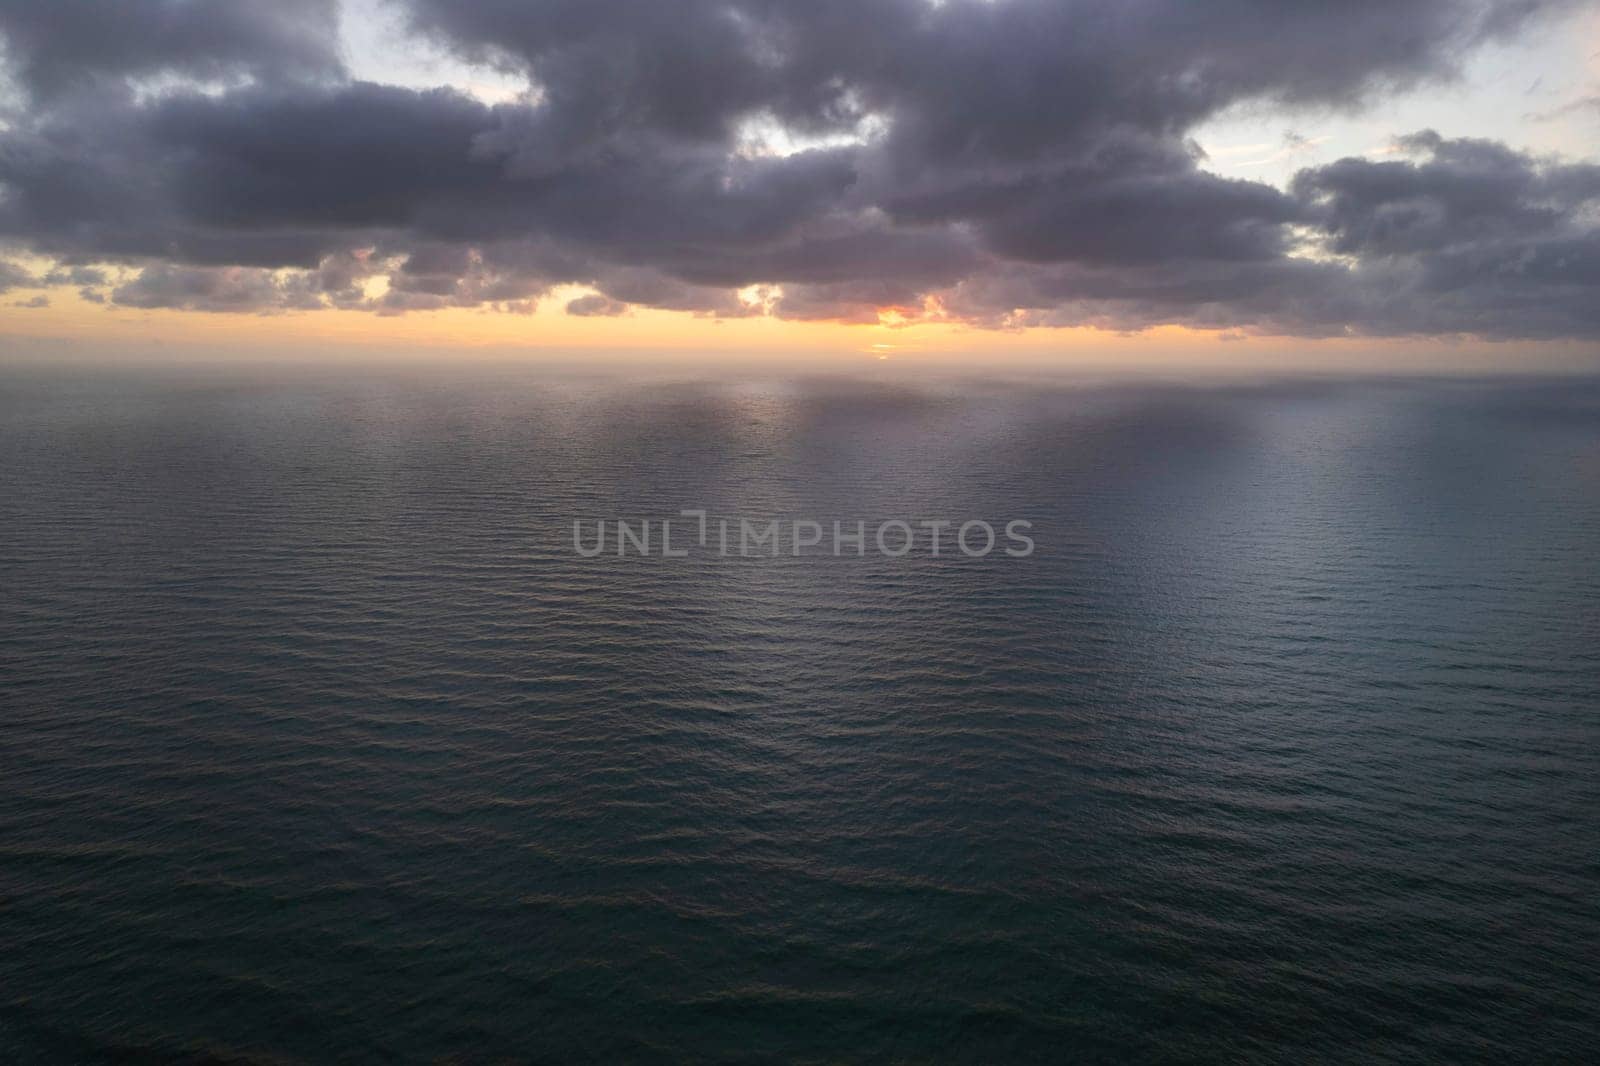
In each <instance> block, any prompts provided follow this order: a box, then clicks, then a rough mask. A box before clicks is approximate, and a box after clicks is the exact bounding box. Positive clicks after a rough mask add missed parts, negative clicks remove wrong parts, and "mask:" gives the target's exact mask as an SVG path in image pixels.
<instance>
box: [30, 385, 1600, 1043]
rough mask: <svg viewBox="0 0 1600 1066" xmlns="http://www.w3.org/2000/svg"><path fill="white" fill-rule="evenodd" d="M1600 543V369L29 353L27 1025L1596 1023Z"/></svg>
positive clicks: (882, 1031) (1406, 1028)
mask: <svg viewBox="0 0 1600 1066" xmlns="http://www.w3.org/2000/svg"><path fill="white" fill-rule="evenodd" d="M683 508H706V509H708V510H709V511H711V512H712V513H713V514H714V515H729V516H751V517H754V518H760V519H762V520H765V519H767V518H779V519H784V520H786V521H787V520H791V519H794V518H815V519H817V520H819V521H831V520H833V519H843V520H845V521H846V522H853V521H855V520H865V521H867V522H869V523H871V524H875V523H877V522H879V521H883V520H889V519H896V518H904V519H950V520H955V521H966V520H969V519H984V520H987V521H990V522H993V523H995V524H997V525H999V524H1002V523H1004V522H1006V521H1009V520H1014V519H1022V520H1027V521H1029V522H1031V523H1032V536H1033V538H1034V540H1035V543H1036V549H1035V551H1034V552H1033V554H1031V555H1029V556H1027V557H1025V558H1017V557H1012V556H1008V555H1005V554H1004V553H1003V552H1000V551H996V552H994V553H991V554H990V555H987V556H984V557H982V558H972V557H968V556H966V555H964V554H962V553H960V552H958V551H951V550H949V548H948V546H947V547H946V549H945V550H944V551H943V552H941V554H940V555H939V556H938V557H934V556H932V555H931V554H930V553H929V551H928V550H927V549H926V546H925V545H919V546H918V547H916V548H915V549H914V550H913V551H912V552H911V553H910V554H908V555H906V556H904V557H902V558H886V557H884V556H882V555H879V554H878V553H877V552H876V551H873V550H869V551H868V553H867V554H866V555H865V556H864V557H857V556H854V555H852V554H846V555H843V556H842V557H834V556H833V555H831V554H828V553H826V552H824V553H823V554H818V553H817V552H815V551H812V552H810V553H807V554H804V555H802V556H800V557H791V556H787V555H786V556H781V557H778V558H772V557H766V556H763V557H752V558H740V557H737V556H734V557H727V558H724V557H721V556H719V555H717V554H715V553H714V552H707V551H696V552H692V553H691V554H690V556H688V557H686V558H682V559H678V558H673V559H664V558H660V557H659V556H657V557H639V556H638V555H636V554H634V555H629V556H625V557H622V558H618V557H617V556H616V555H615V554H614V553H608V554H606V555H603V556H599V557H595V558H584V557H582V556H580V555H578V554H577V553H576V552H574V550H573V545H572V523H573V521H574V520H575V519H580V520H582V521H584V522H585V523H587V524H588V525H587V526H586V528H587V529H590V530H592V528H593V526H592V523H593V522H595V521H598V520H602V519H614V518H619V517H620V518H632V519H642V518H646V517H649V518H654V519H659V518H661V517H666V516H672V515H675V514H677V512H678V511H679V510H680V509H683ZM869 528H870V526H869ZM824 547H826V546H824ZM1597 594H1600V382H1597V381H1594V380H1585V379H1562V380H1548V381H1539V380H1512V379H1502V380H1492V381H1442V380H1436V381H1425V380H1414V381H1408V380H1366V381H1361V380H1335V379H1319V380H1312V379H1300V380H1289V379H1285V380H1282V381H1255V382H1245V381H1232V382H1227V381H1224V382H1212V383H1187V384H1184V383H1161V382H1155V381H1143V382H1126V381H1125V382H1116V381H1099V382H1094V381H1088V380H1080V381H1071V380H1060V381H1043V380H1030V381H1006V380H1002V379H1000V378H999V377H996V378H993V379H989V380H984V379H965V380H963V379H955V378H951V379H934V378H928V379H919V378H917V377H916V376H915V375H911V374H907V373H900V374H894V373H889V372H885V373H884V374H882V375H878V376H860V377H855V378H846V377H807V376H790V377H785V376H783V375H778V374H772V375H767V376H761V375H756V374H752V375H747V376H722V377H706V378H701V377H697V376H695V375H691V374H687V373H686V374H685V375H683V376H682V377H679V378H671V377H667V376H663V375H660V374H657V375H655V376H654V377H653V378H652V379H650V380H647V381H641V380H633V379H629V378H627V377H625V376H616V377H608V376H604V375H588V376H584V375H581V374H565V375H554V374H551V373H544V372H538V371H534V370H509V369H502V370H487V369H480V370H473V371H470V372H469V371H466V370H462V371H458V372H445V371H422V370H412V371H399V370H394V371H381V372H380V371H377V370H371V371H347V372H344V373H342V374H337V373H333V372H320V373H313V372H294V373H289V372H284V373H268V372H265V371H261V372H247V371H232V372H220V371H217V372H207V373H177V372H161V373H158V372H133V371H126V372H115V373H114V372H97V373H93V374H90V373H88V372H84V371H80V372H75V373H73V372H65V371H43V370H21V369H13V370H9V371H6V372H5V373H4V375H3V376H0V1060H3V1061H5V1062H17V1063H54V1062H100V1061H115V1062H135V1063H142V1062H169V1061H192V1062H229V1063H234V1062H262V1063H284V1062H333V1061H338V1062H346V1063H365V1062H373V1063H378V1062H410V1061H418V1062H436V1061H450V1062H501V1061H544V1062H603V1063H616V1062H635V1061H637V1062H682V1063H699V1062H714V1061H739V1062H815V1063H833V1062H869V1061H870V1062H905V1063H938V1062H952V1063H957V1062H959V1063H1007V1062H1059V1061H1098V1060H1105V1061H1152V1062H1155V1061H1161V1062H1202V1061H1239V1060H1248V1061H1263V1062H1285V1063H1289V1062H1293V1063H1300V1062H1308V1061H1329V1062H1332V1061H1358V1060H1387V1061H1403V1062H1408V1063H1416V1062H1459V1061H1466V1060H1483V1061H1577V1060H1579V1059H1582V1058H1585V1057H1587V1056H1589V1055H1592V1054H1593V1053H1594V1048H1595V1047H1596V1046H1597V1043H1600V976H1597V972H1600V596H1597Z"/></svg>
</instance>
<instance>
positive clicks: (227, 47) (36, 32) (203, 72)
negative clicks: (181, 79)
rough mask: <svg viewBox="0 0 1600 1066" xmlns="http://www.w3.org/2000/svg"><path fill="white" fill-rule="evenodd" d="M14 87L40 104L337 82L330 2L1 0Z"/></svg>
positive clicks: (0, 24)
mask: <svg viewBox="0 0 1600 1066" xmlns="http://www.w3.org/2000/svg"><path fill="white" fill-rule="evenodd" d="M0 40H3V42H4V54H5V56H6V58H7V59H8V60H9V68H10V71H11V73H12V75H13V77H14V78H15V79H16V80H17V82H19V83H20V84H21V86H22V87H23V88H24V89H25V90H26V91H27V92H28V93H29V94H30V95H31V96H33V97H34V98H35V100H36V101H46V100H49V99H51V98H54V97H57V96H60V95H62V94H65V93H69V92H76V91H84V90H97V91H101V92H104V91H107V90H109V89H113V88H116V87H120V86H119V83H124V82H126V80H127V79H131V78H149V77H156V76H160V75H184V76H189V77H194V78H200V79H204V80H221V81H231V80H235V79H238V78H241V77H256V78H301V77H321V76H329V75H333V74H337V73H338V72H339V71H340V69H341V66H342V64H341V62H340V59H339V49H338V6H337V3H336V0H270V2H262V0H0Z"/></svg>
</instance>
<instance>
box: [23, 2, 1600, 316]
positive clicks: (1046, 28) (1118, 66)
mask: <svg viewBox="0 0 1600 1066" xmlns="http://www.w3.org/2000/svg"><path fill="white" fill-rule="evenodd" d="M396 4H397V5H398V7H399V9H400V10H401V11H402V12H403V13H404V14H405V16H406V17H407V18H408V19H409V20H410V24H411V26H412V28H413V29H414V30H415V31H416V32H417V33H419V34H422V35H426V36H427V37H429V38H431V39H432V40H433V41H435V42H436V43H437V44H439V45H442V46H443V47H445V48H447V49H450V50H453V51H455V52H457V53H459V54H460V55H461V56H463V57H465V58H468V59H472V60H476V61H482V62H490V63H493V64H495V65H497V66H499V67H500V68H502V69H507V70H512V71H517V72H521V73H523V74H524V75H526V77H527V78H528V81H529V85H530V93H529V94H528V95H527V96H525V97H523V98H522V99H520V100H517V101H514V102H510V103H505V104H500V105H497V106H492V107H491V106H488V105H485V104H483V103H481V102H479V101H478V100H476V99H474V98H472V97H470V96H467V95H464V94H462V93H460V92H457V91H454V90H449V89H439V90H435V91H417V90H413V89H407V88H401V87H397V86H385V85H377V84H370V83H362V82H351V81H348V80H345V79H343V78H342V77H341V76H339V63H338V59H337V55H336V49H335V48H333V46H332V45H331V43H330V42H332V41H335V40H336V35H335V34H334V33H333V29H332V27H333V26H334V25H335V24H336V12H335V11H334V9H333V8H332V7H331V6H330V3H326V2H313V0H296V2H294V3H289V4H273V5H264V4H254V3H251V4H245V3H227V2H224V0H187V2H180V0H166V2H158V0H144V2H134V0H122V2H107V3H100V4H93V5H90V4H78V3H61V4H56V5H47V4H34V3H18V2H12V0H0V34H3V36H4V40H5V50H6V55H7V57H8V62H9V68H10V70H11V72H12V74H13V76H14V77H15V79H16V80H17V81H18V82H19V83H20V84H21V85H22V86H23V87H24V89H25V91H26V92H27V93H29V94H30V95H31V96H32V97H33V98H34V99H35V100H36V101H37V104H36V106H34V107H32V108H30V109H29V110H28V111H27V112H26V113H19V114H18V116H17V118H16V120H15V121H13V122H12V124H11V127H10V128H9V129H6V130H4V131H3V132H0V239H5V240H8V241H10V242H13V243H15V244H17V245H19V246H22V247H26V248H29V249H31V250H33V251H36V252H40V253H44V254H48V255H53V256H56V257H58V258H60V259H62V260H63V261H66V262H71V263H77V264H90V263H94V262H98V261H117V262H123V263H127V264H130V265H133V266H135V267H137V268H138V273H137V274H136V275H134V276H133V280H130V281H127V282H125V283H124V284H122V285H120V286H118V287H117V288H116V289H115V290H114V291H113V293H112V298H113V299H114V300H115V301H116V302H118V303H122V304H127V305H132V306H139V307H178V308H188V309H195V310H263V309H273V308H300V307H313V306H329V305H331V306H340V307H369V308H371V309H373V310H377V311H380V312H385V313H400V312H404V311H412V310H427V309H433V308H441V307H474V306H483V305H488V306H493V307H498V308H505V309H514V310H525V309H526V308H527V307H528V306H530V301H532V300H534V299H536V298H538V297H539V296H541V295H544V294H546V293H548V292H549V291H550V290H551V289H552V288H553V287H555V286H557V285H560V284H563V283H576V284H582V285H586V286H589V287H591V288H593V289H594V290H595V292H596V294H597V295H594V296H586V297H579V298H577V299H574V300H572V301H571V302H570V303H569V305H568V306H569V310H570V311H571V313H573V314H596V313H599V314H609V313H613V312H614V311H616V310H618V309H620V308H621V307H622V306H623V305H627V304H644V305H648V306H653V307H662V308H670V309H675V310H689V311H696V312H700V313H706V314H717V315H748V314H755V313H765V312H770V313H776V314H779V315H783V316H787V317H794V318H841V319H846V320H860V321H871V320H875V318H876V316H877V312H878V309H880V308H890V307H892V308H896V309H898V310H899V311H900V312H901V314H902V315H903V316H906V317H914V316H916V315H919V314H927V313H937V310H938V309H939V308H943V309H944V312H945V313H948V314H952V315H956V316H959V317H961V318H964V319H966V320H969V321H972V322H974V323H980V324H988V325H1008V324H1010V325H1015V324H1023V323H1046V324H1051V323H1056V324H1068V323H1085V322H1087V323H1092V324H1096V325H1106V326H1110V327H1112V328H1139V327H1141V326H1145V325H1150V324H1155V323H1160V322H1182V323H1187V324H1191V325H1205V326H1217V327H1253V328H1260V329H1272V330H1281V331H1286V332H1296V333H1305V334H1321V333H1339V332H1346V331H1356V332H1367V333H1380V334H1387V333H1407V332H1456V331H1472V332H1480V333H1486V334H1491V335H1495V336H1563V335H1569V336H1592V335H1594V334H1595V333H1596V332H1597V326H1596V323H1595V319H1594V315H1593V314H1592V313H1591V312H1588V311H1587V310H1586V309H1585V307H1584V306H1583V305H1582V302H1581V301H1580V300H1579V299H1577V295H1578V294H1579V293H1581V291H1582V290H1583V289H1584V288H1585V286H1587V285H1588V284H1591V281H1590V278H1591V276H1592V273H1593V271H1594V265H1595V254H1594V245H1595V230H1594V225H1593V221H1592V220H1593V212H1592V210H1591V209H1592V207H1593V205H1594V197H1595V194H1594V184H1595V178H1594V168H1592V167H1585V166H1576V165H1558V164H1545V163H1540V162H1538V161H1535V160H1532V159H1529V158H1527V157H1525V156H1521V155H1518V154H1517V153H1515V152H1511V151H1509V150H1508V149H1506V148H1504V147H1503V146H1499V145H1495V144H1489V143H1486V142H1475V141H1459V140H1447V139H1445V138H1443V137H1440V136H1438V135H1436V134H1426V135H1419V136H1417V137H1415V138H1413V139H1412V140H1411V141H1410V142H1408V145H1407V146H1408V147H1409V148H1410V149H1411V150H1412V151H1413V152H1414V153H1415V154H1414V155H1413V156H1412V157H1411V158H1406V159H1396V160H1391V161H1388V162H1381V163H1373V162H1368V161H1364V160H1345V161H1342V162H1339V163H1335V164H1333V165H1331V166H1327V167H1322V168H1318V169H1316V170H1313V171H1308V172H1306V173H1303V174H1302V175H1301V176H1300V177H1299V178H1298V179H1297V180H1296V182H1295V184H1294V186H1293V187H1292V188H1291V189H1290V190H1289V191H1287V192H1284V191H1280V190H1278V189H1275V188H1273V187H1271V186H1269V185H1266V184H1262V183H1258V182H1248V181H1236V180H1227V179H1224V178H1221V177H1218V176H1216V175H1214V174H1212V173H1209V172H1208V171H1206V170H1205V169H1203V166H1202V162H1203V161H1202V160H1201V159H1199V158H1198V152H1197V150H1195V149H1194V148H1193V146H1192V145H1191V144H1190V143H1189V142H1188V140H1187V136H1188V134H1189V132H1190V131H1191V130H1192V129H1193V128H1194V126H1195V125H1196V123H1198V122H1200V121H1202V120H1204V119H1206V118H1208V117H1210V116H1213V115H1215V114H1217V113H1218V112H1219V111H1220V110H1221V109H1223V108H1226V107H1229V106H1232V105H1235V104H1239V103H1242V102H1259V103H1266V104H1287V105H1302V104H1304V105H1327V104H1336V105H1343V104H1350V103H1354V102H1357V101H1360V100H1362V99H1370V98H1374V97H1375V96H1376V95H1377V94H1381V93H1383V92H1385V91H1392V90H1393V89H1394V88H1395V87H1397V86H1404V85H1407V84H1410V83H1414V82H1418V81H1421V80H1424V79H1428V78H1433V77H1439V76H1444V75H1448V74H1449V73H1450V72H1451V71H1452V70H1453V69H1454V67H1455V65H1456V64H1457V63H1458V62H1459V61H1460V60H1461V59H1462V58H1463V56H1464V55H1465V54H1467V52H1468V50H1469V49H1470V48H1472V47H1473V46H1474V45H1476V44H1479V43H1481V42H1484V41H1487V40H1491V39H1495V38H1498V37H1502V36H1505V35H1507V34H1510V33H1513V32H1515V31H1516V30H1518V29H1519V28H1520V27H1521V26H1523V25H1524V24H1526V23H1527V22H1528V20H1530V19H1532V18H1534V17H1535V16H1537V15H1538V14H1540V12H1541V11H1543V10H1545V9H1548V8H1552V7H1558V6H1560V5H1559V4H1555V3H1551V4H1540V3H1533V2H1525V3H1487V2H1475V0H1410V2H1394V0H1386V2H1384V3H1377V2H1367V0H1356V2H1343V3H1338V4H1334V3H1302V4H1294V5H1286V4H1283V3H1281V2H1277V0H1274V2H1267V0H1219V2H1217V3H1212V4H1205V5H1199V4H1194V3H1191V2H1187V0H1127V2H1122V3H1115V4H1113V3H1088V2H1070V0H1068V2H1063V0H1053V2H1045V0H996V2H980V0H946V2H944V3H937V4H936V3H931V2H929V0H811V2H807V3H788V2H782V0H715V2H713V0H682V2H677V3H662V2H660V0H543V2H529V3H511V2H506V0H448V2H446V0H396ZM91 9H92V11H93V12H98V13H100V15H101V16H102V17H101V18H99V19H96V18H93V17H91V16H90V11H91ZM119 28H120V31H119ZM152 77H167V78H174V77H179V78H181V77H188V78H203V79H208V80H211V81H214V82H218V83H222V84H224V85H231V86H232V87H231V88H227V89H224V90H222V91H213V92H209V93H200V92H196V91H193V90H192V89H184V88H181V87H179V88H177V89H174V90H171V91H167V92H165V93H155V94H152V93H148V92H147V93H144V94H135V93H132V92H129V91H127V87H128V86H129V85H130V84H133V83H134V82H136V81H138V80H139V79H149V78H152ZM79 90H83V91H79ZM771 129H782V130H783V131H786V134H787V137H788V138H789V139H790V140H791V141H792V142H793V144H794V147H795V149H796V150H790V151H786V152H785V153H776V154H775V153H771V152H762V151H758V150H753V149H752V148H751V145H752V144H753V143H754V141H752V137H753V136H756V135H757V134H759V132H760V131H761V130H771ZM756 139H757V140H759V137H758V136H756ZM808 145H809V146H810V147H807V146H808ZM283 268H292V269H290V270H288V271H287V272H285V270H284V269H283ZM374 277H382V278H385V279H387V289H386V292H385V293H384V295H383V296H381V297H380V298H378V299H376V300H372V299H369V298H368V297H367V295H366V293H367V283H368V282H369V280H370V279H372V278H374ZM69 280H70V279H65V278H63V279H62V280H61V282H60V283H62V284H66V283H68V282H69ZM71 283H73V284H83V283H82V282H78V281H71ZM747 286H769V287H771V286H776V287H781V288H777V289H773V290H772V292H771V293H770V294H769V295H767V296H763V297H760V298H758V299H755V300H751V299H741V298H739V297H738V296H737V295H735V290H739V289H743V288H745V287H747Z"/></svg>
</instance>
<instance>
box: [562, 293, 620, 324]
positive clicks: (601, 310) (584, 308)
mask: <svg viewBox="0 0 1600 1066" xmlns="http://www.w3.org/2000/svg"><path fill="white" fill-rule="evenodd" d="M627 309H628V305H627V304H625V303H623V302H621V301H620V300H613V299H611V298H610V297H609V296H601V295H599V294H597V293H591V294H590V295H588V296H580V297H578V298H577V299H575V300H569V301H568V302H567V314H569V315H577V316H578V317H580V318H588V317H592V316H594V315H610V316H614V315H620V314H622V312H624V311H626V310H627Z"/></svg>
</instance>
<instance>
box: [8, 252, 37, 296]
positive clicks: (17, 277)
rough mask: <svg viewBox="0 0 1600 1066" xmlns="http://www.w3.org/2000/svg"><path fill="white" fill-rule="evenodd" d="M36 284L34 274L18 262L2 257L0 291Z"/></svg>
mask: <svg viewBox="0 0 1600 1066" xmlns="http://www.w3.org/2000/svg"><path fill="white" fill-rule="evenodd" d="M32 284H34V279H33V275H32V274H30V273H28V272H27V271H26V270H24V269H22V267H20V266H18V265H17V264H16V263H13V262H10V261H9V260H6V259H0V292H10V291H11V290H12V289H15V288H21V287H23V286H29V285H32Z"/></svg>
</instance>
